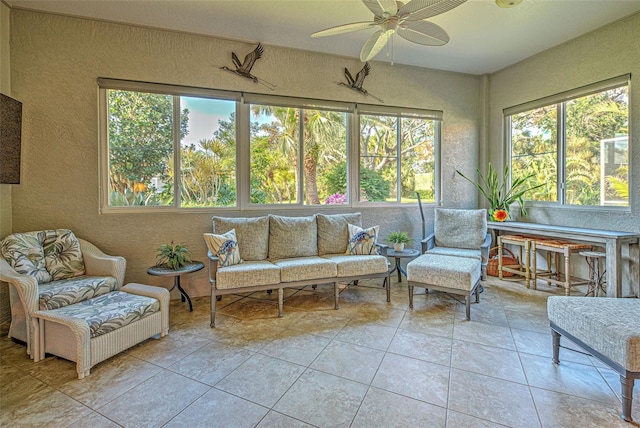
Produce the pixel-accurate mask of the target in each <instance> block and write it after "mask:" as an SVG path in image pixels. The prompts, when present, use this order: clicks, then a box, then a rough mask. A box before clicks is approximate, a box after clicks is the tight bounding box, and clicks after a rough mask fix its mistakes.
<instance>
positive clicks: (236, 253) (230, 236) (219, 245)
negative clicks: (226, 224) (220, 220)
mask: <svg viewBox="0 0 640 428" xmlns="http://www.w3.org/2000/svg"><path fill="white" fill-rule="evenodd" d="M203 236H204V242H205V243H206V244H207V248H208V249H209V252H210V253H211V254H213V255H214V256H215V257H217V258H218V266H220V267H222V266H231V265H237V264H238V263H242V259H241V258H240V249H239V248H238V240H237V239H236V230H235V229H231V230H230V231H228V232H227V233H223V234H222V235H216V234H215V233H205V234H203Z"/></svg>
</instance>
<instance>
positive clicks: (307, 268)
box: [205, 213, 390, 327]
mask: <svg viewBox="0 0 640 428" xmlns="http://www.w3.org/2000/svg"><path fill="white" fill-rule="evenodd" d="M361 222H362V220H361V215H360V213H353V214H334V215H325V214H317V215H314V216H307V217H284V216H277V215H269V216H264V217H254V218H229V217H213V234H205V242H207V246H208V249H209V252H208V255H209V280H210V282H211V326H212V327H214V326H215V313H216V300H217V298H218V296H222V295H225V294H235V293H245V292H252V291H259V290H278V315H279V316H280V317H281V316H282V306H283V289H284V288H287V287H302V286H306V285H314V284H323V283H333V286H334V303H335V308H336V309H338V296H339V292H340V289H339V286H338V283H339V282H350V281H358V280H361V279H366V278H384V279H385V280H384V285H385V286H386V290H387V301H390V292H389V267H388V261H387V258H386V251H387V246H385V245H381V244H379V243H378V242H377V234H378V227H377V226H375V227H372V228H369V229H362V228H361Z"/></svg>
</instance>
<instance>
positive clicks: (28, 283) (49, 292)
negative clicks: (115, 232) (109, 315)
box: [0, 229, 126, 357]
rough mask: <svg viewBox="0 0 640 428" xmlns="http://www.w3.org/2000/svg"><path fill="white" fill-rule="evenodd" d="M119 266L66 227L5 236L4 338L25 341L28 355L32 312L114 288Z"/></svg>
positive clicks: (120, 261)
mask: <svg viewBox="0 0 640 428" xmlns="http://www.w3.org/2000/svg"><path fill="white" fill-rule="evenodd" d="M125 269H126V260H125V259H124V258H123V257H116V256H108V255H106V254H105V253H103V252H102V251H100V250H99V249H98V248H97V247H96V246H95V245H93V244H91V243H89V242H87V241H85V240H82V239H77V238H76V237H75V236H74V235H73V233H72V232H71V231H70V230H67V229H56V230H43V231H37V232H25V233H15V234H13V235H9V236H8V237H6V238H5V239H4V240H3V241H2V242H1V243H0V281H5V282H7V283H9V300H10V304H11V326H10V328H9V337H12V338H14V339H17V340H19V341H22V342H25V343H26V345H27V353H28V354H29V355H31V354H32V352H31V351H32V348H33V344H32V337H33V326H32V322H31V314H32V313H34V312H36V311H38V310H48V309H57V308H60V307H63V306H67V305H71V304H74V303H77V302H80V301H83V300H87V299H90V298H92V297H95V296H98V295H102V294H106V293H109V292H111V291H115V290H118V289H119V288H120V287H122V285H123V282H124V273H125ZM32 357H33V356H32Z"/></svg>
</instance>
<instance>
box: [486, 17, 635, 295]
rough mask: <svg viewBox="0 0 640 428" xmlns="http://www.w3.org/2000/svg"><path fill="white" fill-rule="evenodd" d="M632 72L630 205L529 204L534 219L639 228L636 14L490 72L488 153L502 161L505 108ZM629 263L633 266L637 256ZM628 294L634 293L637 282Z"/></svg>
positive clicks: (557, 223) (555, 222) (630, 229)
mask: <svg viewBox="0 0 640 428" xmlns="http://www.w3.org/2000/svg"><path fill="white" fill-rule="evenodd" d="M626 73H631V74H632V83H631V86H630V96H629V99H630V101H631V105H630V112H631V117H630V136H631V140H630V141H631V145H630V153H631V159H630V166H631V171H632V176H631V181H630V194H631V196H630V209H629V210H608V211H607V210H599V209H596V210H593V209H584V208H583V209H578V208H568V207H564V208H549V207H546V208H542V207H535V208H531V209H529V219H530V220H531V221H534V222H537V223H547V224H556V225H564V226H576V227H589V228H599V229H611V230H622V231H628V232H637V233H640V85H639V84H638V78H640V14H636V15H633V16H631V17H629V18H627V19H624V20H622V21H620V22H617V23H615V24H612V25H609V26H607V27H604V28H602V29H599V30H597V31H594V32H592V33H589V34H587V35H585V36H583V37H580V38H578V39H575V40H572V41H569V42H567V43H565V44H563V45H561V46H558V47H556V48H554V49H550V50H548V51H545V52H543V53H541V54H538V55H536V56H533V57H531V58H529V59H526V60H524V61H522V62H520V63H518V64H516V65H513V66H511V67H508V68H506V69H504V70H502V71H500V72H497V73H494V74H493V75H491V79H490V81H491V82H490V86H491V89H490V118H491V120H490V127H489V132H490V138H489V141H490V142H491V143H490V145H489V146H488V147H487V150H488V152H489V158H490V160H491V161H492V162H493V163H494V165H503V161H504V159H503V147H504V146H503V128H502V127H503V116H502V110H503V109H504V108H506V107H510V106H514V105H518V104H521V103H523V102H527V101H531V100H535V99H538V98H542V97H545V96H548V95H553V94H557V93H560V92H563V91H566V90H570V89H573V88H578V87H580V86H584V85H588V84H590V83H595V82H598V81H601V80H605V79H608V78H611V77H615V76H619V75H622V74H626ZM633 264H634V266H635V268H636V269H637V266H638V260H634V261H633ZM625 286H626V287H634V288H635V291H629V290H627V292H628V293H630V294H636V295H637V287H638V284H633V285H632V286H631V285H630V284H628V283H627V284H625Z"/></svg>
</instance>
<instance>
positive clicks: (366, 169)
mask: <svg viewBox="0 0 640 428" xmlns="http://www.w3.org/2000/svg"><path fill="white" fill-rule="evenodd" d="M435 128H436V121H435V120H432V119H423V118H413V117H403V116H401V115H393V116H391V115H380V114H375V115H374V114H362V115H360V201H362V202H400V203H407V202H409V203H414V202H417V197H416V193H417V192H419V193H420V196H421V198H422V199H423V200H424V201H426V202H435V180H434V177H435Z"/></svg>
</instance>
